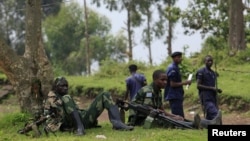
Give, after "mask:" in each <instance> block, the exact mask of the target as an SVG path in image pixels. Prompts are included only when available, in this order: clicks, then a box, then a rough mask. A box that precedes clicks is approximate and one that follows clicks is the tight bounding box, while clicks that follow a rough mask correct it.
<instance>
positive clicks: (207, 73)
mask: <svg viewBox="0 0 250 141" xmlns="http://www.w3.org/2000/svg"><path fill="white" fill-rule="evenodd" d="M196 79H199V80H201V85H204V86H209V87H215V83H216V79H217V78H216V74H215V72H214V71H213V70H208V69H207V68H206V67H204V68H201V69H199V70H198V71H197V73H196ZM201 92H202V93H207V94H204V95H203V99H209V97H211V96H214V95H215V94H216V93H215V91H213V90H205V89H199V94H200V93H201ZM211 94H212V95H211Z"/></svg>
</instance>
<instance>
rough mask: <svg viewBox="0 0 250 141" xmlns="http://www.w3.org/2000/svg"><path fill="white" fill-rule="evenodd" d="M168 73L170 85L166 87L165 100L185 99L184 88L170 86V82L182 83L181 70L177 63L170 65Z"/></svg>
mask: <svg viewBox="0 0 250 141" xmlns="http://www.w3.org/2000/svg"><path fill="white" fill-rule="evenodd" d="M166 73H167V76H168V83H167V86H166V87H165V92H164V97H165V100H170V99H183V95H184V90H183V86H179V87H171V86H170V81H174V82H177V83H178V82H182V79H181V73H180V69H179V67H178V65H177V64H175V63H172V64H170V65H169V66H168V68H167V71H166Z"/></svg>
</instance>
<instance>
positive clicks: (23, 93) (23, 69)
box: [0, 0, 53, 112]
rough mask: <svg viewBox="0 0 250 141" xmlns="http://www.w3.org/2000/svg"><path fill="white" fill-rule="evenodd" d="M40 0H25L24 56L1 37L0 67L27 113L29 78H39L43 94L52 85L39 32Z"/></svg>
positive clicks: (49, 67) (51, 77) (48, 64)
mask: <svg viewBox="0 0 250 141" xmlns="http://www.w3.org/2000/svg"><path fill="white" fill-rule="evenodd" d="M41 16H42V15H41V0H26V14H25V18H26V19H25V21H26V26H25V29H26V34H25V35H26V42H25V52H24V55H23V56H20V55H17V54H16V53H15V51H14V50H13V49H12V48H10V46H9V45H8V44H7V42H6V40H4V39H3V38H1V39H0V50H1V51H0V69H1V70H2V72H3V73H4V74H5V75H6V76H7V78H8V80H9V81H10V83H11V84H12V85H13V87H14V90H15V94H16V95H17V96H18V99H19V102H20V108H21V111H22V112H26V111H27V112H30V111H31V105H30V102H27V101H28V99H29V96H30V87H31V80H32V79H33V78H38V79H40V80H41V82H42V85H43V92H44V93H45V94H47V93H48V91H49V90H50V88H51V85H52V81H53V73H52V68H51V65H50V62H49V60H48V58H47V56H46V54H45V50H44V47H43V39H42V33H41Z"/></svg>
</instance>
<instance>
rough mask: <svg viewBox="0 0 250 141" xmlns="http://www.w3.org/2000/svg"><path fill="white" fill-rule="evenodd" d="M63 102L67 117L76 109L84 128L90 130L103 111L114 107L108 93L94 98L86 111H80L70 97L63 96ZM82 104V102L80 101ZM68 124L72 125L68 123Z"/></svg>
mask: <svg viewBox="0 0 250 141" xmlns="http://www.w3.org/2000/svg"><path fill="white" fill-rule="evenodd" d="M62 100H63V102H64V110H65V112H66V114H67V115H68V116H67V117H69V116H70V113H72V112H73V111H74V109H77V110H78V111H79V114H80V116H81V118H82V122H83V124H84V128H92V127H95V126H96V125H97V118H98V117H99V116H100V115H101V113H102V112H103V110H104V109H107V110H108V109H109V108H110V106H112V105H114V101H113V99H112V97H111V95H110V93H108V92H103V93H101V94H99V95H97V96H96V98H95V99H94V100H93V102H92V103H91V104H90V105H89V107H88V108H87V109H83V110H80V109H79V108H78V106H77V105H76V104H75V102H74V100H73V99H72V98H71V97H70V96H67V95H65V96H63V98H62ZM81 102H83V101H81ZM67 120H72V119H71V118H67ZM69 123H72V121H70V122H69Z"/></svg>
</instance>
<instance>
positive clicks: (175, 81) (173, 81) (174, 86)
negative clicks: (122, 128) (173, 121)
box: [164, 52, 191, 118]
mask: <svg viewBox="0 0 250 141" xmlns="http://www.w3.org/2000/svg"><path fill="white" fill-rule="evenodd" d="M171 57H172V59H173V62H172V63H171V64H170V65H169V66H168V67H167V69H166V74H167V77H168V83H167V85H166V87H165V93H164V97H165V100H168V101H169V104H170V108H171V112H172V114H175V115H179V116H182V117H183V118H184V110H183V100H184V90H183V85H190V84H191V80H186V81H182V78H181V77H182V75H181V72H180V69H179V64H180V63H181V62H182V53H181V52H174V53H173V54H172V55H171Z"/></svg>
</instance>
